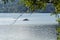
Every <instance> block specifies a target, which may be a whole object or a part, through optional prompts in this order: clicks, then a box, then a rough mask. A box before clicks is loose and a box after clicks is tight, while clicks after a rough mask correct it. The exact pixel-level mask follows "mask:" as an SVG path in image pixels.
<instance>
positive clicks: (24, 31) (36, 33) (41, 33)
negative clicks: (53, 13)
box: [0, 25, 56, 40]
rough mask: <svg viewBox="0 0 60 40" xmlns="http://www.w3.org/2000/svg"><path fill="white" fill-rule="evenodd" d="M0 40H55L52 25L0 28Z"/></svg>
mask: <svg viewBox="0 0 60 40" xmlns="http://www.w3.org/2000/svg"><path fill="white" fill-rule="evenodd" d="M0 40H56V31H55V26H54V25H38V26H37V25H35V26H34V25H13V26H7V25H5V26H0Z"/></svg>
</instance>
